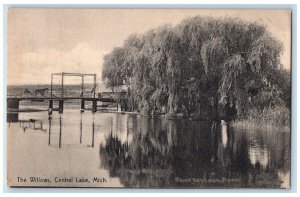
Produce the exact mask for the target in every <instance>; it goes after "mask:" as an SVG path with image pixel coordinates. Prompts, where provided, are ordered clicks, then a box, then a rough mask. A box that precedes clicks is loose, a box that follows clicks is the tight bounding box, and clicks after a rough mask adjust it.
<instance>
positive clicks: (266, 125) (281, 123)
mask: <svg viewBox="0 0 300 197" xmlns="http://www.w3.org/2000/svg"><path fill="white" fill-rule="evenodd" d="M232 126H234V127H237V128H250V129H268V130H281V131H285V132H290V126H291V121H290V111H289V110H288V109H287V108H286V107H284V106H277V107H274V108H268V109H263V110H257V109H253V110H249V113H248V116H247V118H243V119H237V120H235V121H233V122H232Z"/></svg>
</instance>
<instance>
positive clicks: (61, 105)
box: [58, 100, 64, 114]
mask: <svg viewBox="0 0 300 197" xmlns="http://www.w3.org/2000/svg"><path fill="white" fill-rule="evenodd" d="M58 112H59V113H60V114H62V113H63V112H64V100H59V102H58Z"/></svg>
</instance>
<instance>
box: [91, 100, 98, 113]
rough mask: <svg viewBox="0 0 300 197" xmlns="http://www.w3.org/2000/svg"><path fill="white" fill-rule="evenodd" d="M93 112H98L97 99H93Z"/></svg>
mask: <svg viewBox="0 0 300 197" xmlns="http://www.w3.org/2000/svg"><path fill="white" fill-rule="evenodd" d="M92 111H93V112H96V111H97V100H96V99H93V109H92Z"/></svg>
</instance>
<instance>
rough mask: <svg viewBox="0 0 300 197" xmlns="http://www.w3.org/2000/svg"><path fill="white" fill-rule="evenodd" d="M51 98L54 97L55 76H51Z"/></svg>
mask: <svg viewBox="0 0 300 197" xmlns="http://www.w3.org/2000/svg"><path fill="white" fill-rule="evenodd" d="M50 94H51V98H52V96H53V74H51V88H50Z"/></svg>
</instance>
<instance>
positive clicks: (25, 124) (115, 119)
mask: <svg viewBox="0 0 300 197" xmlns="http://www.w3.org/2000/svg"><path fill="white" fill-rule="evenodd" d="M291 17H292V15H291V10H288V9H281V10H280V9H277V10H272V9H269V10H263V9H102V8H101V9H100V8H98V9H81V8H76V9H75V8H73V9H67V8H9V9H8V11H7V27H6V28H7V82H6V83H7V95H6V102H7V123H6V124H7V126H6V128H7V129H6V136H7V137H6V139H7V141H6V144H7V148H6V151H7V153H6V154H7V161H6V166H7V167H6V168H7V185H8V186H9V187H97V188H98V187H99V188H149V189H153V188H205V189H208V188H209V189H210V188H214V189H219V188H228V189H232V188H264V189H266V188H268V189H269V188H272V189H280V188H284V189H289V188H290V186H291V178H290V177H291V70H292V69H291V67H292V66H291V54H292V53H291V42H292V39H291V28H292V24H291V21H292V18H291Z"/></svg>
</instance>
